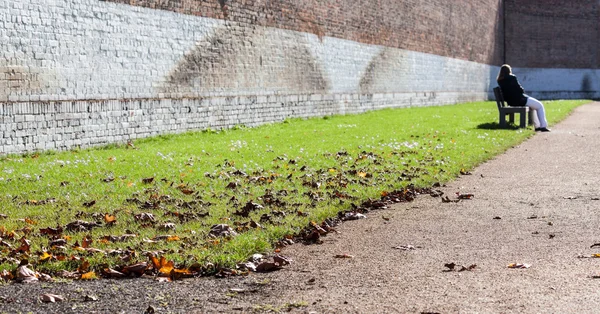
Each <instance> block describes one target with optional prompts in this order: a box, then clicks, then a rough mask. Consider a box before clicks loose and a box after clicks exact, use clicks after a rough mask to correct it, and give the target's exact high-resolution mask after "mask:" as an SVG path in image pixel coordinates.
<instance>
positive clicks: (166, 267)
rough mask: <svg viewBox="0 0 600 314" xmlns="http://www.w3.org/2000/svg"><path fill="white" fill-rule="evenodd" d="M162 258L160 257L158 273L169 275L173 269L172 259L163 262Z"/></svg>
mask: <svg viewBox="0 0 600 314" xmlns="http://www.w3.org/2000/svg"><path fill="white" fill-rule="evenodd" d="M163 258H164V257H161V267H160V269H159V270H158V272H159V274H160V275H167V276H169V275H171V271H172V270H173V269H174V263H173V261H168V262H163Z"/></svg>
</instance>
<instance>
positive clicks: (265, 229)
mask: <svg viewBox="0 0 600 314" xmlns="http://www.w3.org/2000/svg"><path fill="white" fill-rule="evenodd" d="M581 103H583V101H556V102H546V103H545V105H546V107H547V114H548V120H549V121H550V123H554V122H556V121H558V120H559V119H561V118H563V117H564V116H566V115H567V114H568V113H569V112H570V110H571V109H572V108H574V107H576V106H577V105H579V104H581ZM497 118H498V117H497V109H496V108H495V105H494V104H493V103H491V102H483V103H471V104H463V105H455V106H444V107H427V108H411V109H396V110H391V109H387V110H381V111H376V112H369V113H365V114H361V115H348V116H328V117H326V118H322V119H309V120H301V119H287V120H286V123H279V124H270V125H265V126H262V127H257V128H253V129H249V128H245V127H242V126H239V127H237V128H235V129H231V130H226V131H219V132H216V131H212V130H207V131H204V132H188V133H184V134H179V135H163V136H158V137H154V138H149V139H143V140H138V141H136V142H135V143H131V145H111V146H107V147H104V148H101V149H89V150H78V151H70V152H60V153H56V152H53V153H49V154H32V155H25V156H5V157H3V158H2V159H0V191H2V193H0V203H2V204H3V205H2V208H1V210H0V214H3V215H5V217H6V218H3V219H2V218H0V219H1V220H0V226H1V227H0V238H2V243H1V244H0V245H2V246H3V250H2V251H0V271H2V270H7V271H14V269H15V268H16V266H17V265H18V264H19V262H20V260H21V259H28V260H29V261H30V263H31V264H32V266H33V267H34V268H35V269H36V270H38V271H44V272H49V273H53V274H57V273H59V272H60V271H62V270H68V271H78V270H79V272H80V273H82V272H83V270H84V268H82V265H85V264H86V263H88V264H89V266H88V267H86V268H85V270H86V271H96V272H97V273H98V274H103V273H105V272H106V271H107V270H116V269H118V270H120V271H124V270H123V269H126V270H128V271H131V272H132V273H129V274H128V275H132V274H133V275H135V274H138V273H137V272H135V271H134V270H136V269H142V268H143V267H144V265H146V264H147V265H150V266H147V265H146V266H147V267H151V266H153V267H155V268H156V270H157V271H158V270H159V268H160V269H162V270H163V271H165V272H167V271H171V270H172V269H178V270H182V269H188V270H189V269H196V270H197V269H199V268H198V267H197V265H210V264H209V263H212V264H213V265H218V266H223V267H232V266H234V265H235V264H236V263H238V262H240V261H243V260H246V259H247V258H248V257H249V256H251V255H252V254H254V253H257V252H270V251H272V250H273V245H274V243H275V242H276V241H277V240H279V239H281V238H283V237H285V236H286V235H291V234H298V233H299V232H300V230H302V229H303V228H304V227H305V226H307V224H308V223H309V222H310V221H323V220H324V219H326V218H329V217H333V216H336V215H337V213H338V212H340V211H343V210H347V209H349V208H351V207H352V205H353V204H360V203H361V202H362V201H365V200H367V199H369V198H379V197H380V196H381V195H382V193H385V191H389V190H394V189H401V188H403V187H406V186H408V185H415V186H417V187H428V186H431V185H432V184H434V183H436V182H442V183H443V182H446V181H448V180H451V179H453V178H455V177H456V176H458V175H459V174H460V171H461V170H463V171H468V170H470V169H472V168H473V167H475V166H476V165H478V164H480V163H482V162H484V161H485V160H487V159H489V158H491V157H493V156H494V155H497V154H499V153H501V152H503V151H504V150H506V149H508V148H510V147H512V146H514V145H516V144H518V143H520V142H521V141H523V140H524V139H526V138H527V137H529V136H531V135H533V134H534V132H533V131H532V130H530V129H525V130H523V129H519V130H511V129H497V128H495V127H493V125H490V123H491V121H496V120H497ZM131 148H135V149H131ZM2 217H4V216H2ZM218 224H226V225H228V226H229V227H230V228H231V230H232V231H234V232H235V233H236V234H237V235H235V236H232V235H230V236H226V237H218V236H217V237H215V236H212V235H211V234H210V230H211V227H212V226H214V225H218ZM149 256H154V257H155V258H156V261H153V260H149ZM158 258H163V259H164V262H159V261H158ZM143 263H146V264H143ZM125 266H127V267H125ZM133 266H136V267H138V268H135V267H133ZM211 269H212V272H213V273H214V272H216V270H215V268H211ZM142 271H143V269H142ZM203 271H204V273H211V270H210V269H204V270H203ZM112 273H113V274H115V273H114V272H112ZM185 275H186V274H180V276H185ZM178 276H179V275H178Z"/></svg>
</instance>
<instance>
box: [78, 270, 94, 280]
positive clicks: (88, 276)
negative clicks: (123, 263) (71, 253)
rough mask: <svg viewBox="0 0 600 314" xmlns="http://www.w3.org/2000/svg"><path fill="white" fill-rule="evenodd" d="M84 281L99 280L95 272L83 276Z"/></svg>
mask: <svg viewBox="0 0 600 314" xmlns="http://www.w3.org/2000/svg"><path fill="white" fill-rule="evenodd" d="M80 279H82V280H93V279H98V277H97V276H96V273H95V272H93V271H90V272H87V273H85V274H82V275H81V278H80Z"/></svg>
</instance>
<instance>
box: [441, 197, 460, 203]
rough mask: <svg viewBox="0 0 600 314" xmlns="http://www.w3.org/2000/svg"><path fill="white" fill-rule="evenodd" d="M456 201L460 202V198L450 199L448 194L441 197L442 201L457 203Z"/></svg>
mask: <svg viewBox="0 0 600 314" xmlns="http://www.w3.org/2000/svg"><path fill="white" fill-rule="evenodd" d="M458 202H460V199H458V200H451V199H450V198H449V197H448V196H444V197H442V203H458Z"/></svg>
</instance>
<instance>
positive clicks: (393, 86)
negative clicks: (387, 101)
mask: <svg viewBox="0 0 600 314" xmlns="http://www.w3.org/2000/svg"><path fill="white" fill-rule="evenodd" d="M410 75H411V73H409V67H408V64H407V62H406V52H405V51H404V50H399V49H392V48H383V49H382V50H381V52H379V54H378V55H376V56H375V57H374V58H373V59H372V60H371V62H370V63H369V65H368V66H367V68H366V69H365V72H364V73H363V75H362V77H361V79H360V83H359V90H360V93H361V94H377V93H390V92H400V91H402V88H403V87H406V86H409V84H408V83H409V82H406V80H407V77H408V76H410Z"/></svg>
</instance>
